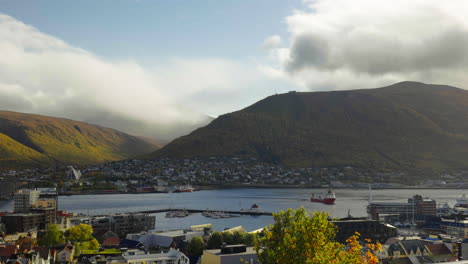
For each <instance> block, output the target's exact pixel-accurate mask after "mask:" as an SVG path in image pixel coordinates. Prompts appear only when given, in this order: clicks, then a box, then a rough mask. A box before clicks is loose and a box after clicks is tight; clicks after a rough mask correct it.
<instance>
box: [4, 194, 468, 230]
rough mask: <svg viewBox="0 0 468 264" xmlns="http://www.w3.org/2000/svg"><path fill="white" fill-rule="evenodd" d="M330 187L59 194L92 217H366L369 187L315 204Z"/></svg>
mask: <svg viewBox="0 0 468 264" xmlns="http://www.w3.org/2000/svg"><path fill="white" fill-rule="evenodd" d="M326 191H327V190H326V189H289V188H288V189H286V188H285V189H266V188H265V189H263V188H259V189H224V190H207V191H199V192H193V193H148V194H109V195H73V196H60V197H59V209H60V210H67V211H70V212H75V213H82V214H89V215H103V214H111V213H125V212H138V211H145V210H152V209H171V208H174V209H180V208H187V209H201V210H205V209H208V210H217V211H223V210H231V211H239V210H240V209H242V208H250V206H252V205H253V204H254V203H256V204H258V205H259V206H260V207H261V208H262V209H263V210H264V211H266V212H279V211H280V210H285V209H287V208H299V207H301V206H303V207H305V208H306V209H307V210H309V211H325V212H328V213H330V215H331V216H332V217H346V216H347V215H348V212H349V213H350V214H351V215H352V216H355V217H362V216H366V215H367V214H366V206H367V203H368V195H369V191H368V190H367V189H336V190H334V192H335V193H336V197H337V199H336V204H335V205H325V204H320V203H311V202H310V201H309V198H310V194H311V193H325V192H326ZM464 193H467V194H468V190H460V189H381V190H372V196H373V200H374V201H382V202H405V201H407V199H408V198H409V197H411V196H412V195H415V194H420V195H422V196H423V197H429V198H432V199H435V200H436V202H437V204H443V203H445V202H447V203H448V204H449V205H451V206H453V205H454V204H455V202H456V201H455V200H456V199H457V198H459V197H460V196H461V195H462V194H464ZM12 206H13V205H12V203H11V202H9V203H6V204H3V206H2V208H0V209H1V210H2V211H10V210H12V209H13V208H12ZM155 215H156V230H171V229H177V228H186V227H188V226H190V225H197V224H205V223H212V224H213V226H214V228H215V229H216V230H223V229H224V228H229V227H234V226H238V225H242V226H243V227H244V228H246V229H247V230H248V231H251V230H255V229H258V228H262V227H263V226H265V225H269V224H271V223H273V219H272V217H270V216H241V217H234V218H221V219H211V218H206V217H204V216H202V215H201V214H192V215H190V216H188V217H186V218H165V217H164V216H165V214H164V213H157V214H155Z"/></svg>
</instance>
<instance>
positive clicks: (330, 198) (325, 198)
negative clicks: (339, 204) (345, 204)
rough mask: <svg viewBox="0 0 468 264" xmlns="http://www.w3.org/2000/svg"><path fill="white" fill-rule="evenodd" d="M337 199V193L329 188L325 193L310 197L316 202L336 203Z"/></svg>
mask: <svg viewBox="0 0 468 264" xmlns="http://www.w3.org/2000/svg"><path fill="white" fill-rule="evenodd" d="M335 200H336V196H335V193H334V192H332V191H331V190H328V192H327V193H325V194H314V193H312V196H311V197H310V201H311V202H314V203H323V204H334V203H335Z"/></svg>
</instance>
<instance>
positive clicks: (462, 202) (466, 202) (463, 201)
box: [453, 194, 468, 208]
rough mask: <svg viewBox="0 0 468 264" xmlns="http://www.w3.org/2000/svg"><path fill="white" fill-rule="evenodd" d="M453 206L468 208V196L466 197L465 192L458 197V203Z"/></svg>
mask: <svg viewBox="0 0 468 264" xmlns="http://www.w3.org/2000/svg"><path fill="white" fill-rule="evenodd" d="M453 207H463V208H468V198H466V195H464V194H463V195H462V196H461V197H460V198H459V199H457V203H456V204H455V205H454V206H453Z"/></svg>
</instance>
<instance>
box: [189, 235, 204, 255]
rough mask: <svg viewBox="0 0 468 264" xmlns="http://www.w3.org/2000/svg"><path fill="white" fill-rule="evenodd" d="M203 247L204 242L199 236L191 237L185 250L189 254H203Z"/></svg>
mask: <svg viewBox="0 0 468 264" xmlns="http://www.w3.org/2000/svg"><path fill="white" fill-rule="evenodd" d="M204 248H205V242H204V241H203V238H201V237H198V236H196V237H193V238H192V240H190V242H189V243H188V245H187V252H188V254H189V255H190V256H200V255H201V254H203V249H204Z"/></svg>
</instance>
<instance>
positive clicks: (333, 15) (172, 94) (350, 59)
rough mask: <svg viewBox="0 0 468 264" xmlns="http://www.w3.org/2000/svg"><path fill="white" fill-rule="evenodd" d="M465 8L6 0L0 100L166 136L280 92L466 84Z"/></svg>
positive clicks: (212, 0)
mask: <svg viewBox="0 0 468 264" xmlns="http://www.w3.org/2000/svg"><path fill="white" fill-rule="evenodd" d="M466 14H468V3H466V1H465V0H449V1H434V0H393V1H388V0H385V1H383V0H314V1H300V0H255V1H251V0H238V1H219V0H206V1H182V0H173V1H172V0H171V1H163V0H99V1H96V0H82V1H61V0H56V1H52V0H36V1H26V0H0V54H1V55H0V109H3V110H12V111H20V112H29V113H37V114H46V115H52V116H60V117H66V118H71V119H76V120H82V121H87V122H92V123H97V124H101V125H104V126H109V127H113V128H117V129H120V130H123V131H126V132H130V133H134V134H140V135H145V136H151V137H158V138H162V139H166V140H167V139H171V138H173V137H175V136H179V135H181V134H184V133H186V132H188V131H189V130H190V129H192V128H193V127H195V126H197V125H199V124H203V123H204V122H206V120H207V119H206V116H212V117H216V116H218V115H220V114H224V113H227V112H232V111H235V110H239V109H241V108H243V107H246V106H248V105H250V104H252V103H254V102H256V101H258V100H260V99H262V98H264V97H266V96H268V95H271V94H274V93H275V92H278V93H281V92H287V91H289V90H300V91H317V90H340V89H356V88H372V87H380V86H384V85H389V84H392V83H395V82H399V81H404V80H413V81H423V82H426V83H443V84H449V85H455V86H458V87H461V88H465V86H466V85H465V83H466V79H467V77H466V76H468V75H466V74H465V73H466V70H467V69H468V20H467V19H466V18H465V17H466ZM467 87H468V86H467Z"/></svg>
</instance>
